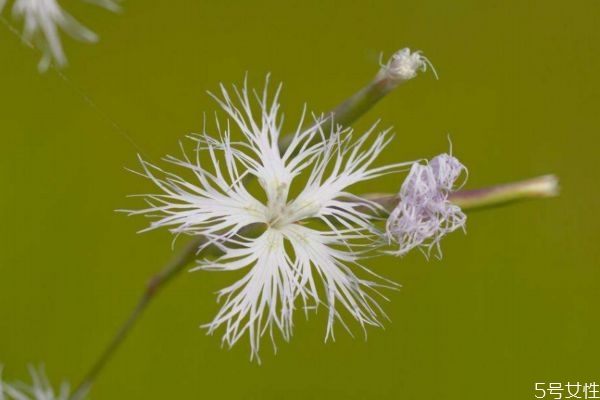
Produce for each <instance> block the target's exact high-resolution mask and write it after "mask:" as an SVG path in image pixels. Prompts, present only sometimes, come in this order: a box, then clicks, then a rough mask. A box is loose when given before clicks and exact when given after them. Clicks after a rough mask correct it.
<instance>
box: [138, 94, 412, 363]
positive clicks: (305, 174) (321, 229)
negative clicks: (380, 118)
mask: <svg viewBox="0 0 600 400" xmlns="http://www.w3.org/2000/svg"><path fill="white" fill-rule="evenodd" d="M234 91H235V94H234V96H233V98H232V97H231V96H230V94H229V93H228V92H227V90H226V89H225V88H224V87H223V86H221V97H216V96H213V97H214V98H215V99H216V101H217V102H218V103H219V105H220V106H221V107H222V108H223V109H224V110H225V112H226V113H227V114H228V116H229V118H230V121H231V122H232V125H234V126H235V127H236V128H237V130H239V132H241V133H242V136H243V139H242V140H241V141H234V140H233V139H232V137H231V136H232V134H233V129H232V127H231V126H230V121H227V122H226V123H225V124H221V123H219V121H218V120H217V130H218V137H217V138H214V137H210V136H208V135H207V134H206V133H203V134H200V135H193V136H191V137H190V138H191V139H192V140H193V141H194V142H195V143H196V156H195V157H194V158H193V159H191V158H189V157H188V156H187V155H185V152H184V156H183V158H182V159H177V158H174V157H167V161H168V162H170V163H171V164H174V165H175V166H177V167H180V168H181V170H182V172H187V173H188V174H191V175H192V177H193V179H185V178H183V177H181V175H177V174H174V173H171V172H166V171H163V170H161V169H159V168H158V167H156V166H154V165H151V164H149V163H148V162H146V161H143V160H141V163H142V165H143V169H144V172H143V175H145V176H146V177H148V178H149V179H151V180H152V181H153V182H154V183H155V184H156V185H157V186H158V188H159V189H160V190H161V191H162V193H161V194H156V195H146V196H145V197H146V200H147V201H148V203H149V204H150V207H148V208H146V209H144V210H140V211H134V212H131V213H132V214H147V215H150V216H153V217H156V218H158V219H157V220H155V221H154V222H152V224H151V225H150V227H149V228H148V229H154V228H159V227H168V228H170V229H171V231H172V232H173V233H176V234H179V233H187V234H193V235H196V234H201V235H204V236H205V237H207V238H208V239H209V240H210V243H211V244H215V245H217V246H220V248H221V249H222V251H223V253H224V254H223V255H222V256H220V257H218V258H217V259H215V260H202V261H200V263H199V265H198V267H197V268H196V269H205V270H216V271H234V270H244V271H246V274H245V275H244V276H243V277H242V278H241V279H240V280H239V281H237V282H235V283H234V284H232V285H231V286H229V287H227V288H225V289H223V290H221V291H220V292H219V298H222V299H224V304H223V306H222V308H221V309H220V311H219V312H218V314H217V316H216V317H215V318H214V320H213V321H212V322H210V323H208V324H206V325H204V327H205V328H207V329H208V332H209V333H213V332H214V331H215V330H217V329H218V328H220V327H224V334H223V343H224V344H227V345H228V346H232V345H233V344H235V343H236V342H237V341H238V340H239V339H240V338H241V337H242V336H243V335H245V334H247V335H248V337H249V339H250V344H251V358H252V357H256V356H258V351H259V345H260V339H261V337H262V336H263V335H265V334H268V335H269V336H270V337H271V338H272V339H273V340H274V334H275V331H279V333H280V334H281V336H282V337H283V338H284V339H285V340H288V339H289V338H290V336H291V334H292V327H293V314H294V311H295V309H296V308H297V307H299V306H300V307H301V308H303V309H304V310H308V309H311V308H317V307H318V306H319V305H321V304H323V305H324V306H325V307H326V308H327V309H328V313H329V318H328V324H327V329H326V338H327V337H330V336H332V335H333V324H334V320H339V321H342V314H345V313H347V314H350V315H351V316H352V317H354V318H355V319H356V320H357V321H358V323H359V325H360V326H361V327H362V328H363V329H364V328H365V327H366V326H367V325H375V326H379V325H380V322H379V319H380V316H381V315H384V314H383V312H382V310H381V308H380V307H379V305H378V304H377V302H376V301H375V299H374V297H373V295H374V294H377V293H378V292H377V288H378V287H380V286H383V285H385V283H383V284H382V283H376V282H375V281H373V280H369V279H363V278H360V277H358V276H357V275H356V272H357V271H363V272H364V271H365V269H364V268H363V267H362V266H361V265H359V264H358V261H359V259H360V258H361V256H362V255H363V253H364V251H365V250H366V249H365V246H367V247H368V248H370V247H372V246H374V244H372V243H374V242H375V241H374V240H372V241H370V240H371V239H374V237H373V236H374V235H373V234H374V227H373V217H372V215H373V214H374V213H373V211H374V209H375V208H378V206H377V205H376V204H375V203H372V202H370V201H368V200H365V199H360V198H358V197H357V196H354V195H353V194H351V193H349V192H348V191H347V190H348V188H349V187H350V186H352V185H354V184H356V183H358V182H363V181H367V180H370V179H373V178H376V177H379V176H381V175H384V174H387V173H391V172H396V171H400V170H401V169H405V168H406V166H407V165H408V163H403V164H394V165H387V166H383V167H373V166H372V163H373V162H374V161H375V158H376V157H377V156H378V155H379V153H381V151H382V150H383V148H384V147H385V146H386V145H387V144H388V142H389V141H390V135H388V132H387V131H384V132H381V133H379V134H373V130H374V128H375V127H373V128H372V129H371V130H370V131H369V132H367V133H366V134H364V135H362V136H360V137H359V138H357V139H354V138H353V137H352V132H351V131H350V130H343V129H341V128H334V129H333V130H332V131H331V132H325V131H324V130H323V129H322V128H321V124H320V123H319V122H317V123H316V124H315V125H314V126H313V127H311V128H309V129H305V130H303V129H302V128H301V127H302V125H303V121H302V120H301V121H300V123H299V125H298V128H297V129H296V131H295V133H294V134H293V139H292V140H291V142H290V145H289V147H288V148H287V149H286V150H284V151H282V150H280V148H279V145H278V143H279V139H280V132H281V130H282V116H281V115H280V114H279V104H278V96H279V89H278V90H277V92H276V94H275V96H274V99H273V101H272V102H271V103H269V99H268V97H269V96H268V93H267V88H265V90H264V92H263V93H262V94H257V93H256V92H254V93H251V94H249V93H248V89H247V87H246V85H244V87H243V88H242V89H241V90H239V89H238V88H236V87H234ZM251 97H253V98H255V99H256V103H254V102H253V101H251V99H250V98H251ZM237 103H239V104H237ZM257 109H258V110H257ZM302 119H304V115H303V118H302ZM372 136H374V140H368V139H369V138H370V137H372ZM250 176H252V177H255V178H257V180H258V183H259V185H260V190H259V192H262V194H259V193H255V194H251V189H250V186H249V185H248V184H247V180H246V179H245V178H247V177H250ZM296 186H298V187H296ZM249 225H253V226H258V227H261V229H260V232H261V233H260V234H258V235H253V236H249V235H248V236H244V235H236V234H237V233H238V232H239V231H240V229H242V228H244V227H247V226H249ZM367 241H370V242H368V243H370V244H367ZM366 271H367V272H368V270H366ZM371 276H372V277H374V275H372V274H371ZM340 309H344V311H340ZM342 324H344V322H343V321H342ZM344 326H345V324H344Z"/></svg>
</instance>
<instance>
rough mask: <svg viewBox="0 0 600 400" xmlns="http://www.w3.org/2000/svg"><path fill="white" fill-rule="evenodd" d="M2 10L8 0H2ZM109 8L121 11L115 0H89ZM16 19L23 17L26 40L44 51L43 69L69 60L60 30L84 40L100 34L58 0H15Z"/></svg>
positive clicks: (61, 64)
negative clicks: (89, 27) (82, 22)
mask: <svg viewBox="0 0 600 400" xmlns="http://www.w3.org/2000/svg"><path fill="white" fill-rule="evenodd" d="M0 2H1V3H0V12H1V11H2V8H3V6H4V5H5V2H6V0H0ZM86 2H88V3H92V4H95V5H98V6H100V7H103V8H106V9H107V10H110V11H119V10H120V7H119V2H118V1H116V0H86ZM12 14H13V17H14V18H15V19H22V20H23V34H22V36H23V40H25V41H26V42H28V43H33V44H35V45H37V46H38V47H39V48H40V50H41V51H42V59H41V60H40V62H39V64H38V69H39V70H40V72H44V71H46V70H47V69H48V68H49V67H50V65H52V64H53V63H54V64H55V65H56V66H57V67H63V66H65V65H66V64H67V57H66V56H65V53H64V50H63V46H62V43H61V40H60V32H59V31H60V30H62V31H64V32H65V33H67V34H68V35H69V36H71V37H73V38H75V39H77V40H80V41H82V42H88V43H94V42H97V41H98V36H97V35H96V34H95V33H94V32H92V31H91V30H89V29H88V28H86V27H85V26H84V25H82V24H81V23H80V22H78V21H77V20H76V19H75V18H73V16H71V15H70V14H69V13H67V12H66V11H65V10H64V9H63V8H62V7H61V6H60V4H59V3H58V1H57V0H15V1H14V4H13V6H12Z"/></svg>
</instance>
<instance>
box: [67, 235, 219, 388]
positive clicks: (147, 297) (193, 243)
mask: <svg viewBox="0 0 600 400" xmlns="http://www.w3.org/2000/svg"><path fill="white" fill-rule="evenodd" d="M204 243H205V239H204V238H203V237H195V238H193V239H192V240H190V241H189V242H188V243H187V244H186V245H185V246H184V247H183V248H182V249H181V251H180V252H179V253H177V254H175V255H174V256H173V258H171V260H169V262H168V263H167V264H166V265H165V267H164V268H163V269H162V270H161V271H160V272H159V273H158V274H156V275H155V276H154V277H153V278H152V279H150V281H149V282H148V284H147V285H146V290H145V291H144V293H143V294H142V295H141V297H140V299H139V300H138V302H137V305H136V306H135V308H134V309H133V311H131V313H130V314H129V317H127V319H126V320H125V322H124V323H123V324H122V325H121V327H120V328H119V329H118V331H117V333H116V334H115V336H114V337H113V339H112V340H111V342H110V343H109V345H108V346H107V347H106V349H105V350H104V351H103V352H102V354H101V355H100V357H99V358H98V360H97V361H96V362H95V363H94V365H92V367H91V368H90V370H89V372H88V373H87V374H86V376H85V378H84V379H83V380H82V382H81V383H80V384H79V386H78V387H77V389H76V390H75V392H74V393H73V395H72V396H71V400H81V399H83V398H84V397H85V395H86V394H87V392H88V391H89V389H90V386H91V385H92V383H93V381H94V379H95V378H96V376H97V375H98V374H99V373H100V371H102V369H103V368H104V366H105V365H106V363H107V362H108V361H109V360H110V359H111V358H112V356H113V355H114V354H115V352H116V351H117V349H118V348H119V347H120V346H121V344H122V343H123V341H124V340H125V338H127V336H128V335H129V332H130V331H131V329H132V328H133V327H134V325H135V323H136V322H137V320H138V319H139V317H140V316H141V315H142V313H143V312H144V310H145V309H146V307H148V305H149V304H150V301H151V300H152V299H153V298H154V296H155V295H156V294H157V293H158V292H159V291H160V290H161V289H162V288H163V287H164V286H165V285H166V284H167V283H168V282H169V281H170V280H171V279H172V278H173V277H174V276H176V275H177V274H178V273H179V272H180V271H181V270H183V268H185V266H186V265H187V264H189V263H190V262H191V261H192V260H193V259H194V258H195V257H196V255H197V253H198V249H199V248H200V247H201V246H202V245H203V244H204ZM207 249H208V248H207Z"/></svg>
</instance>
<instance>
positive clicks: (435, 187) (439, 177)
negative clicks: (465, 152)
mask: <svg viewBox="0 0 600 400" xmlns="http://www.w3.org/2000/svg"><path fill="white" fill-rule="evenodd" d="M466 172H467V170H466V168H465V166H464V165H462V164H461V163H460V161H458V159H456V158H455V157H453V156H451V155H449V154H441V155H439V156H437V157H434V158H433V159H432V160H431V161H430V162H429V163H425V164H421V163H419V162H416V163H414V164H413V166H412V168H411V170H410V172H409V174H408V176H407V178H406V180H405V181H404V183H403V184H402V187H401V189H400V193H399V197H400V201H399V203H398V206H397V207H396V208H395V209H394V210H393V211H392V212H391V213H390V216H389V218H388V220H387V224H386V232H387V237H388V240H389V241H390V242H395V243H397V244H398V245H399V247H398V250H396V251H393V252H391V253H392V254H394V255H398V256H402V255H404V254H406V253H407V252H409V251H410V250H412V249H414V248H415V247H420V248H421V249H422V250H423V253H424V254H425V255H426V256H429V254H430V253H431V251H432V250H434V249H435V250H437V255H438V257H440V258H441V256H442V252H441V247H440V241H441V239H442V237H444V236H445V235H446V234H448V233H450V232H453V231H455V230H456V229H458V228H463V229H464V226H465V222H466V218H467V217H466V215H465V214H464V213H463V212H462V210H461V209H460V207H458V206H457V205H455V204H452V203H451V202H450V201H449V200H448V196H449V194H450V193H451V192H452V191H453V190H455V189H457V187H456V186H457V185H456V180H457V179H458V178H459V177H460V176H461V175H462V174H463V173H464V174H465V176H466ZM461 186H462V185H461Z"/></svg>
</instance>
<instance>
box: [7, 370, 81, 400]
mask: <svg viewBox="0 0 600 400" xmlns="http://www.w3.org/2000/svg"><path fill="white" fill-rule="evenodd" d="M1 372H2V371H1V368H0V373H1ZM29 373H30V375H31V384H26V383H23V382H16V383H7V382H4V380H3V379H2V377H1V374H0V400H69V396H70V394H69V391H70V389H69V384H68V383H66V382H63V384H62V385H61V386H60V389H59V390H58V391H55V390H54V388H52V385H51V384H50V382H49V381H48V378H47V377H46V372H45V371H44V368H43V367H40V368H39V369H35V368H34V367H32V366H30V367H29Z"/></svg>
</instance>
